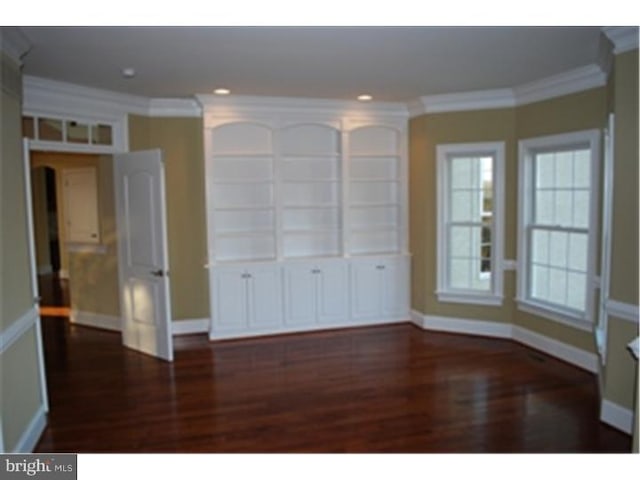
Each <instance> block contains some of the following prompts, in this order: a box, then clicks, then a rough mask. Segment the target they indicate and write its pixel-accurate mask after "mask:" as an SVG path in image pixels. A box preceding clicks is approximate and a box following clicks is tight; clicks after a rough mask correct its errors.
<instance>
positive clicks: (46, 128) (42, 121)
mask: <svg viewBox="0 0 640 480" xmlns="http://www.w3.org/2000/svg"><path fill="white" fill-rule="evenodd" d="M38 138H39V139H40V140H48V141H53V142H61V141H62V120H56V119H53V118H39V119H38Z"/></svg>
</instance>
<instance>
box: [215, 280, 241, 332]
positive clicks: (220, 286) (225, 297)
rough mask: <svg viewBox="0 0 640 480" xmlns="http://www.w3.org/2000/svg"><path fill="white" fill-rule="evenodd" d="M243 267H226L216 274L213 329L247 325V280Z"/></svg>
mask: <svg viewBox="0 0 640 480" xmlns="http://www.w3.org/2000/svg"><path fill="white" fill-rule="evenodd" d="M243 274H244V271H243V270H242V269H228V270H227V269H225V270H220V271H217V272H215V276H214V292H215V293H214V298H213V306H214V312H215V315H214V318H213V331H214V332H215V331H216V330H218V331H235V330H242V329H245V328H246V327H247V280H246V279H245V278H244V277H243Z"/></svg>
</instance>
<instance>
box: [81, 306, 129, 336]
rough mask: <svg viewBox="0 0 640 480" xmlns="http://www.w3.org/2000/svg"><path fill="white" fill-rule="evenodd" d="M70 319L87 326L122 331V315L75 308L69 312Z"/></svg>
mask: <svg viewBox="0 0 640 480" xmlns="http://www.w3.org/2000/svg"><path fill="white" fill-rule="evenodd" d="M69 321H70V322H71V323H75V324H77V325H83V326H85V327H94V328H101V329H103V330H111V331H113V332H121V331H122V320H121V319H120V317H116V316H113V315H103V314H101V313H93V312H83V311H79V310H75V309H73V310H71V312H70V313H69Z"/></svg>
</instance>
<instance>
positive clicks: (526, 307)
mask: <svg viewBox="0 0 640 480" xmlns="http://www.w3.org/2000/svg"><path fill="white" fill-rule="evenodd" d="M516 302H517V304H518V310H520V311H522V312H526V313H530V314H531V315H536V316H538V317H543V318H546V319H547V320H553V321H554V322H558V323H562V324H563V325H567V326H569V327H572V328H577V329H578V330H583V331H585V332H592V331H593V325H592V324H591V323H590V322H589V321H587V320H579V319H577V318H575V317H572V316H570V315H566V314H564V312H562V311H560V310H556V309H555V308H548V307H545V306H542V305H539V304H537V303H535V302H530V301H528V300H523V299H521V298H516Z"/></svg>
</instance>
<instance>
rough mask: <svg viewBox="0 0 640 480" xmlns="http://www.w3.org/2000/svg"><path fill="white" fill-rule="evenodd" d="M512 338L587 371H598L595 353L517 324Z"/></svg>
mask: <svg viewBox="0 0 640 480" xmlns="http://www.w3.org/2000/svg"><path fill="white" fill-rule="evenodd" d="M512 338H513V339H514V340H515V341H516V342H519V343H522V344H523V345H527V346H528V347H531V348H535V349H536V350H540V351H542V352H544V353H547V354H549V355H551V356H552V357H556V358H559V359H560V360H564V361H565V362H567V363H570V364H572V365H575V366H576V367H580V368H582V369H584V370H587V371H588V372H591V373H598V356H597V355H596V354H595V353H591V352H587V351H585V350H582V349H580V348H576V347H574V346H572V345H568V344H566V343H563V342H559V341H558V340H554V339H553V338H549V337H545V336H544V335H540V334H539V333H536V332H532V331H531V330H527V329H526V328H523V327H520V326H517V325H514V326H513V336H512Z"/></svg>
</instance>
